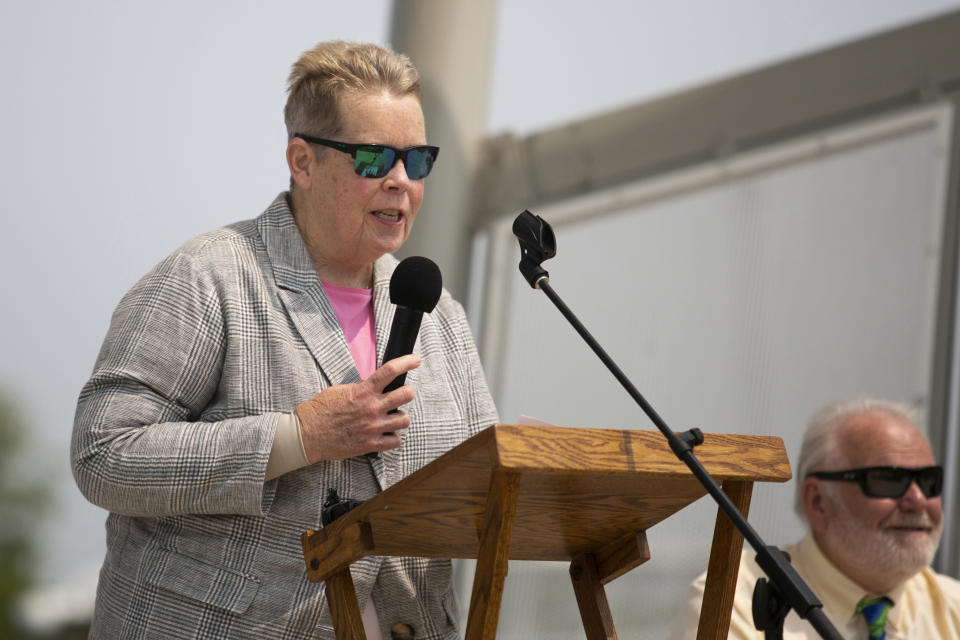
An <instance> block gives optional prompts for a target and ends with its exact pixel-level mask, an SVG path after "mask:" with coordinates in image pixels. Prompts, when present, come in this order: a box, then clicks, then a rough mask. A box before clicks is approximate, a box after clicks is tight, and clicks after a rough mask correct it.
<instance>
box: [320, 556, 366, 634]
mask: <svg viewBox="0 0 960 640" xmlns="http://www.w3.org/2000/svg"><path fill="white" fill-rule="evenodd" d="M326 583H327V602H329V603H330V616H331V617H332V618H333V628H334V630H335V631H336V633H337V640H367V634H366V633H365V632H364V630H363V621H362V620H361V618H360V605H358V604H357V592H356V590H355V589H354V588H353V578H351V577H350V567H346V568H344V569H341V570H340V571H337V572H336V573H332V574H330V575H329V576H327V579H326Z"/></svg>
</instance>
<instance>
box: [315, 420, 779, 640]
mask: <svg viewBox="0 0 960 640" xmlns="http://www.w3.org/2000/svg"><path fill="white" fill-rule="evenodd" d="M695 451H696V454H697V457H698V458H699V459H700V461H701V462H702V463H703V465H704V467H706V469H707V471H709V472H710V474H711V475H713V476H714V478H715V479H716V480H717V482H718V483H720V484H721V486H722V487H723V490H724V491H725V492H726V493H727V495H729V496H730V498H731V499H732V500H733V502H734V503H735V504H736V505H737V507H739V509H740V510H741V511H742V512H743V513H744V515H747V511H748V509H749V506H750V495H751V491H752V488H753V483H754V482H757V481H762V482H784V481H786V480H788V479H789V478H790V465H789V463H788V462H787V456H786V452H785V450H784V447H783V442H782V441H781V439H780V438H777V437H771V436H748V435H726V434H704V443H703V444H702V445H700V446H698V447H697V448H696V449H695ZM704 495H706V491H705V489H704V488H703V487H702V486H701V484H700V483H699V482H698V481H697V479H696V478H695V477H694V476H693V475H692V474H691V473H690V471H689V470H688V469H687V467H686V465H684V464H683V463H682V462H680V461H679V460H678V459H677V458H676V456H674V454H673V452H672V451H670V448H669V446H668V445H667V442H666V440H665V438H664V437H663V435H662V434H661V433H660V432H659V431H619V430H611V429H583V428H572V427H539V426H538V427H531V426H518V425H495V426H493V427H490V428H489V429H486V430H485V431H483V432H481V433H479V434H477V435H476V436H474V437H473V438H470V439H469V440H467V441H466V442H463V443H461V444H460V445H459V446H457V447H455V448H454V449H452V450H450V451H449V452H447V453H446V454H444V455H443V456H441V457H440V458H437V459H436V460H434V461H433V462H431V463H430V464H428V465H426V466H425V467H423V468H422V469H420V470H419V471H417V472H416V473H414V474H411V475H410V476H408V477H406V478H404V479H403V480H401V481H400V482H398V483H397V484H395V485H394V486H392V487H390V488H389V489H387V490H386V491H384V492H382V493H380V494H378V495H377V496H375V497H374V498H371V499H370V500H367V501H366V502H364V503H363V504H362V505H360V506H359V507H357V508H355V509H353V510H352V511H350V512H349V513H347V514H346V515H344V516H342V517H340V518H339V519H337V520H336V521H334V522H333V523H331V524H330V525H329V526H328V527H325V528H324V529H323V530H321V531H307V532H306V533H304V534H303V536H302V543H303V553H304V559H305V560H306V563H307V576H308V578H309V579H310V580H311V581H313V582H320V581H326V583H327V588H326V593H327V598H328V600H329V603H330V611H331V615H332V617H333V624H334V628H335V629H336V634H337V640H347V639H350V640H357V639H359V640H365V639H366V636H365V634H364V632H363V625H362V623H361V621H360V610H359V606H358V604H357V597H356V592H355V591H354V587H353V581H352V579H351V577H350V571H349V567H350V564H351V563H352V562H354V561H356V560H358V559H360V558H362V557H364V556H367V555H386V556H415V557H431V558H476V559H477V568H476V574H475V577H474V582H473V594H472V596H471V599H470V609H469V615H468V618H467V629H466V634H465V640H479V639H481V638H482V639H484V640H493V639H494V638H495V637H496V630H497V619H498V617H499V614H500V600H501V596H502V595H503V585H504V580H505V578H506V576H507V563H508V561H509V560H511V559H514V560H553V561H557V560H561V561H569V562H570V577H571V579H572V581H573V589H574V593H575V594H576V598H577V604H578V605H579V607H580V615H581V618H582V620H583V625H584V629H585V630H586V637H587V638H588V639H590V640H594V639H609V638H616V637H617V634H616V630H615V629H614V625H613V619H612V617H611V615H610V608H609V606H608V604H607V598H606V594H605V592H604V588H603V585H604V584H606V583H607V582H609V581H611V580H613V579H614V578H617V577H618V576H621V575H623V574H624V573H626V572H627V571H629V570H631V569H633V568H634V567H636V566H638V565H640V564H642V563H643V562H644V561H646V560H648V559H649V558H650V551H649V549H648V547H647V539H646V533H645V532H646V530H647V529H649V528H650V527H652V526H654V525H655V524H657V523H658V522H660V521H661V520H663V519H664V518H666V517H668V516H670V515H671V514H673V513H675V512H676V511H679V510H680V509H682V508H683V507H685V506H687V505H688V504H690V503H691V502H693V501H694V500H697V499H698V498H700V497H702V496H704ZM411 522H416V523H417V526H416V527H411V526H409V525H410V523H411ZM742 546H743V538H742V536H741V535H740V533H739V532H738V531H737V530H736V529H735V528H734V527H733V525H732V524H730V521H729V519H728V518H727V517H726V515H725V514H723V513H722V512H718V514H717V523H716V527H715V529H714V535H713V548H712V550H711V553H710V561H709V566H708V573H707V585H706V593H705V595H704V605H703V609H702V611H701V615H700V630H699V635H698V636H697V637H698V639H703V638H718V639H719V638H726V637H727V629H728V627H729V624H730V612H731V610H732V607H733V595H734V589H735V586H736V579H737V570H738V566H739V558H740V550H741V548H742Z"/></svg>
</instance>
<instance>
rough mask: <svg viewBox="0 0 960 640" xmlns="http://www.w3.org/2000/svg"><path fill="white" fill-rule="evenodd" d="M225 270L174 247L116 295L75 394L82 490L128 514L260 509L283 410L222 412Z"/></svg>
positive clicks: (75, 450) (75, 455)
mask: <svg viewBox="0 0 960 640" xmlns="http://www.w3.org/2000/svg"><path fill="white" fill-rule="evenodd" d="M224 304H226V302H225V301H224V300H223V299H222V295H221V287H220V286H219V284H218V273H217V270H216V269H214V268H211V265H209V264H204V263H203V261H202V260H201V259H200V258H198V257H197V256H196V255H192V254H189V253H185V252H180V253H175V254H174V255H172V256H171V257H169V258H167V259H166V260H164V261H163V262H161V263H160V264H159V265H157V267H155V268H154V269H153V270H152V271H151V272H150V273H148V274H147V275H146V276H144V278H143V279H142V280H141V281H140V282H139V283H137V284H136V285H135V286H134V288H133V289H131V291H130V292H129V293H128V294H127V295H126V296H125V297H124V299H123V300H122V301H121V302H120V304H119V306H118V307H117V309H116V311H115V312H114V315H113V318H112V320H111V324H110V329H109V331H108V333H107V337H106V339H105V341H104V343H103V346H102V348H101V351H100V354H99V356H98V358H97V362H96V365H95V367H94V371H93V374H92V376H91V378H90V380H89V381H88V382H87V383H86V385H85V386H84V387H83V389H82V391H81V393H80V398H79V401H78V405H77V412H76V417H75V421H74V428H73V438H72V443H71V463H72V467H73V473H74V477H75V479H76V482H77V485H78V486H79V488H80V490H81V492H82V493H83V495H84V496H85V497H86V498H87V499H88V500H90V501H91V502H93V503H94V504H96V505H98V506H100V507H103V508H105V509H108V510H110V511H112V512H115V513H119V514H122V515H131V516H170V515H180V514H188V513H191V514H249V515H259V514H262V513H263V512H264V511H265V510H266V509H267V508H268V506H269V505H268V502H269V497H268V496H269V491H267V490H266V489H265V485H264V472H265V469H266V463H267V458H268V456H269V451H270V446H271V444H272V441H273V435H274V431H275V429H276V423H277V420H278V419H279V413H263V414H256V415H249V416H236V417H229V416H225V415H222V416H218V415H216V412H215V411H214V412H210V411H209V410H208V408H209V407H210V405H211V403H215V401H216V398H217V395H218V390H219V388H220V383H221V375H222V371H223V362H224V357H225V353H226V349H227V348H228V343H229V337H228V334H227V331H226V329H225V321H224V313H223V305H224Z"/></svg>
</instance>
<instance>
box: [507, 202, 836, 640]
mask: <svg viewBox="0 0 960 640" xmlns="http://www.w3.org/2000/svg"><path fill="white" fill-rule="evenodd" d="M513 233H514V235H516V236H517V239H518V240H519V242H520V254H521V259H520V272H521V273H522V274H523V276H524V278H526V279H527V282H529V283H530V286H531V287H533V288H534V289H540V290H542V291H543V292H544V293H545V294H546V295H547V297H548V298H550V301H551V302H553V304H554V305H555V306H556V307H557V309H559V310H560V313H562V314H563V316H564V317H565V318H566V319H567V320H568V321H569V322H570V324H571V325H573V328H574V329H576V331H577V333H579V334H580V337H582V338H583V339H584V340H585V341H586V343H587V344H588V345H590V348H591V349H593V352H594V353H596V354H597V356H598V357H599V358H600V360H601V361H603V364H604V365H606V367H607V369H609V370H610V372H611V373H612V374H613V375H614V377H615V378H616V379H617V381H619V382H620V384H621V385H622V386H623V388H624V389H626V391H627V393H629V394H630V396H631V397H632V398H633V399H634V400H635V401H636V403H637V404H639V405H640V408H641V409H643V412H644V413H646V414H647V416H648V417H649V418H650V420H651V421H653V423H654V424H655V425H656V426H657V428H658V429H659V430H660V432H661V433H662V434H663V436H664V437H665V438H666V439H667V442H668V444H669V445H670V449H672V450H673V452H674V454H676V456H677V457H678V458H679V459H680V460H681V461H682V462H683V463H684V464H686V465H687V468H689V469H690V471H691V472H692V473H693V475H694V476H696V478H697V479H698V480H699V481H700V483H701V484H702V485H703V487H704V488H705V489H706V490H707V493H709V494H710V495H711V496H712V497H713V499H714V500H715V501H716V503H717V504H718V505H719V507H720V509H722V510H723V512H724V513H725V514H727V517H728V518H730V521H731V522H732V523H733V525H734V526H735V527H736V528H737V529H738V530H739V531H740V533H741V534H743V537H744V538H745V539H746V540H747V542H749V543H750V546H751V547H753V549H754V551H756V552H757V564H759V565H760V568H761V569H763V570H764V572H765V573H766V574H767V575H768V576H769V577H770V581H769V584H765V585H764V587H765V588H763V589H762V598H767V597H769V598H770V599H771V600H772V601H773V602H772V603H770V604H768V603H766V602H761V603H759V605H758V604H757V603H756V602H755V605H754V610H755V611H756V610H757V609H758V606H759V608H760V609H764V610H769V608H770V606H772V607H773V610H776V611H780V612H782V614H783V615H784V616H785V615H786V613H787V612H788V611H789V609H790V608H792V609H794V610H795V611H796V612H797V614H798V615H800V617H802V618H804V619H806V620H808V621H809V622H810V624H811V625H812V626H813V627H814V629H815V630H816V631H817V632H818V633H819V634H820V637H822V638H826V639H827V640H842V636H841V635H840V634H839V632H837V630H836V628H835V627H834V626H833V624H832V623H831V622H830V620H828V619H827V617H826V615H825V614H824V613H823V603H821V602H820V601H819V600H818V599H817V596H816V595H815V594H814V593H813V591H812V590H811V589H810V587H809V586H807V584H806V583H805V582H804V581H803V578H801V577H800V574H798V573H797V571H796V569H794V567H793V565H791V564H790V562H789V559H787V558H786V557H785V556H786V554H784V553H783V551H780V550H779V549H777V548H776V547H770V546H767V545H766V544H765V543H764V541H763V539H762V538H761V537H760V535H759V534H758V533H757V532H756V531H755V530H754V529H753V527H752V526H750V523H749V522H747V519H746V518H744V517H743V514H742V513H740V510H739V509H737V506H736V505H735V504H734V503H733V501H732V500H731V499H730V498H729V497H728V496H727V494H726V493H724V492H723V489H721V488H720V485H719V484H717V481H716V480H714V478H713V476H711V475H710V473H709V472H708V471H707V470H706V469H705V468H704V466H703V464H702V463H701V462H700V460H699V459H697V456H696V454H695V453H694V451H693V448H694V446H696V445H698V444H702V443H703V434H702V433H700V430H699V429H691V430H690V431H687V432H684V433H681V434H679V435H677V434H676V433H674V432H673V430H672V429H671V428H670V427H669V426H668V425H667V423H666V422H665V421H664V420H663V418H661V417H660V415H659V414H658V413H657V412H656V411H655V410H654V408H653V407H652V406H651V405H650V403H648V402H647V400H646V399H645V398H644V397H643V395H642V394H641V393H640V391H638V390H637V388H636V387H635V386H634V385H633V383H632V382H630V379H629V378H627V376H626V375H625V374H624V373H623V371H621V370H620V367H618V366H617V364H616V363H615V362H614V361H613V359H612V358H611V357H610V356H609V355H607V352H606V351H604V349H603V347H601V346H600V343H598V342H597V341H596V340H595V339H594V337H593V336H592V335H590V332H589V331H587V328H586V327H584V326H583V324H582V323H581V322H580V320H578V319H577V317H576V316H575V315H574V314H573V312H572V311H571V310H570V308H569V307H567V305H566V304H564V302H563V300H561V299H560V296H559V295H557V293H556V292H555V291H554V290H553V287H551V286H550V283H549V277H548V276H549V274H548V273H547V271H546V270H545V269H544V268H543V267H542V266H541V263H542V262H543V261H544V260H548V259H550V258H552V257H554V256H555V255H556V253H557V242H556V238H555V236H554V234H553V229H551V228H550V225H549V224H547V222H546V221H545V220H544V219H543V218H541V217H540V216H536V215H534V214H532V213H530V212H529V211H527V210H524V211H523V213H521V214H520V215H518V216H517V218H516V219H515V220H514V221H513ZM755 600H756V598H755ZM783 603H786V604H785V605H784V604H783ZM756 622H757V621H756V616H755V624H756ZM777 622H779V623H780V626H781V627H782V618H780V620H778V621H773V622H768V623H767V624H769V625H770V626H767V627H765V629H766V630H767V634H766V637H767V638H768V640H772V638H774V637H776V634H777V630H776V624H777ZM758 629H760V630H764V628H760V627H758Z"/></svg>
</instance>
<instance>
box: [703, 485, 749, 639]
mask: <svg viewBox="0 0 960 640" xmlns="http://www.w3.org/2000/svg"><path fill="white" fill-rule="evenodd" d="M723 491H724V493H726V494H727V496H728V497H729V498H730V500H731V501H732V502H733V504H735V505H736V507H737V509H739V510H740V512H741V513H743V516H744V517H747V514H748V512H749V511H750V497H751V494H752V492H753V483H752V482H731V481H728V482H724V483H723ZM742 550H743V535H742V534H741V533H740V532H739V531H738V530H737V528H736V527H734V526H733V523H731V522H730V518H728V517H727V514H725V513H724V512H723V511H720V510H717V523H716V525H715V526H714V529H713V547H712V548H711V549H710V563H709V564H708V565H707V584H706V586H705V587H704V591H703V604H702V605H700V626H699V627H698V629H697V640H724V639H725V638H726V637H727V632H728V631H729V630H730V614H731V613H732V612H733V598H734V596H735V595H736V591H737V574H738V573H739V572H740V552H741V551H742Z"/></svg>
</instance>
